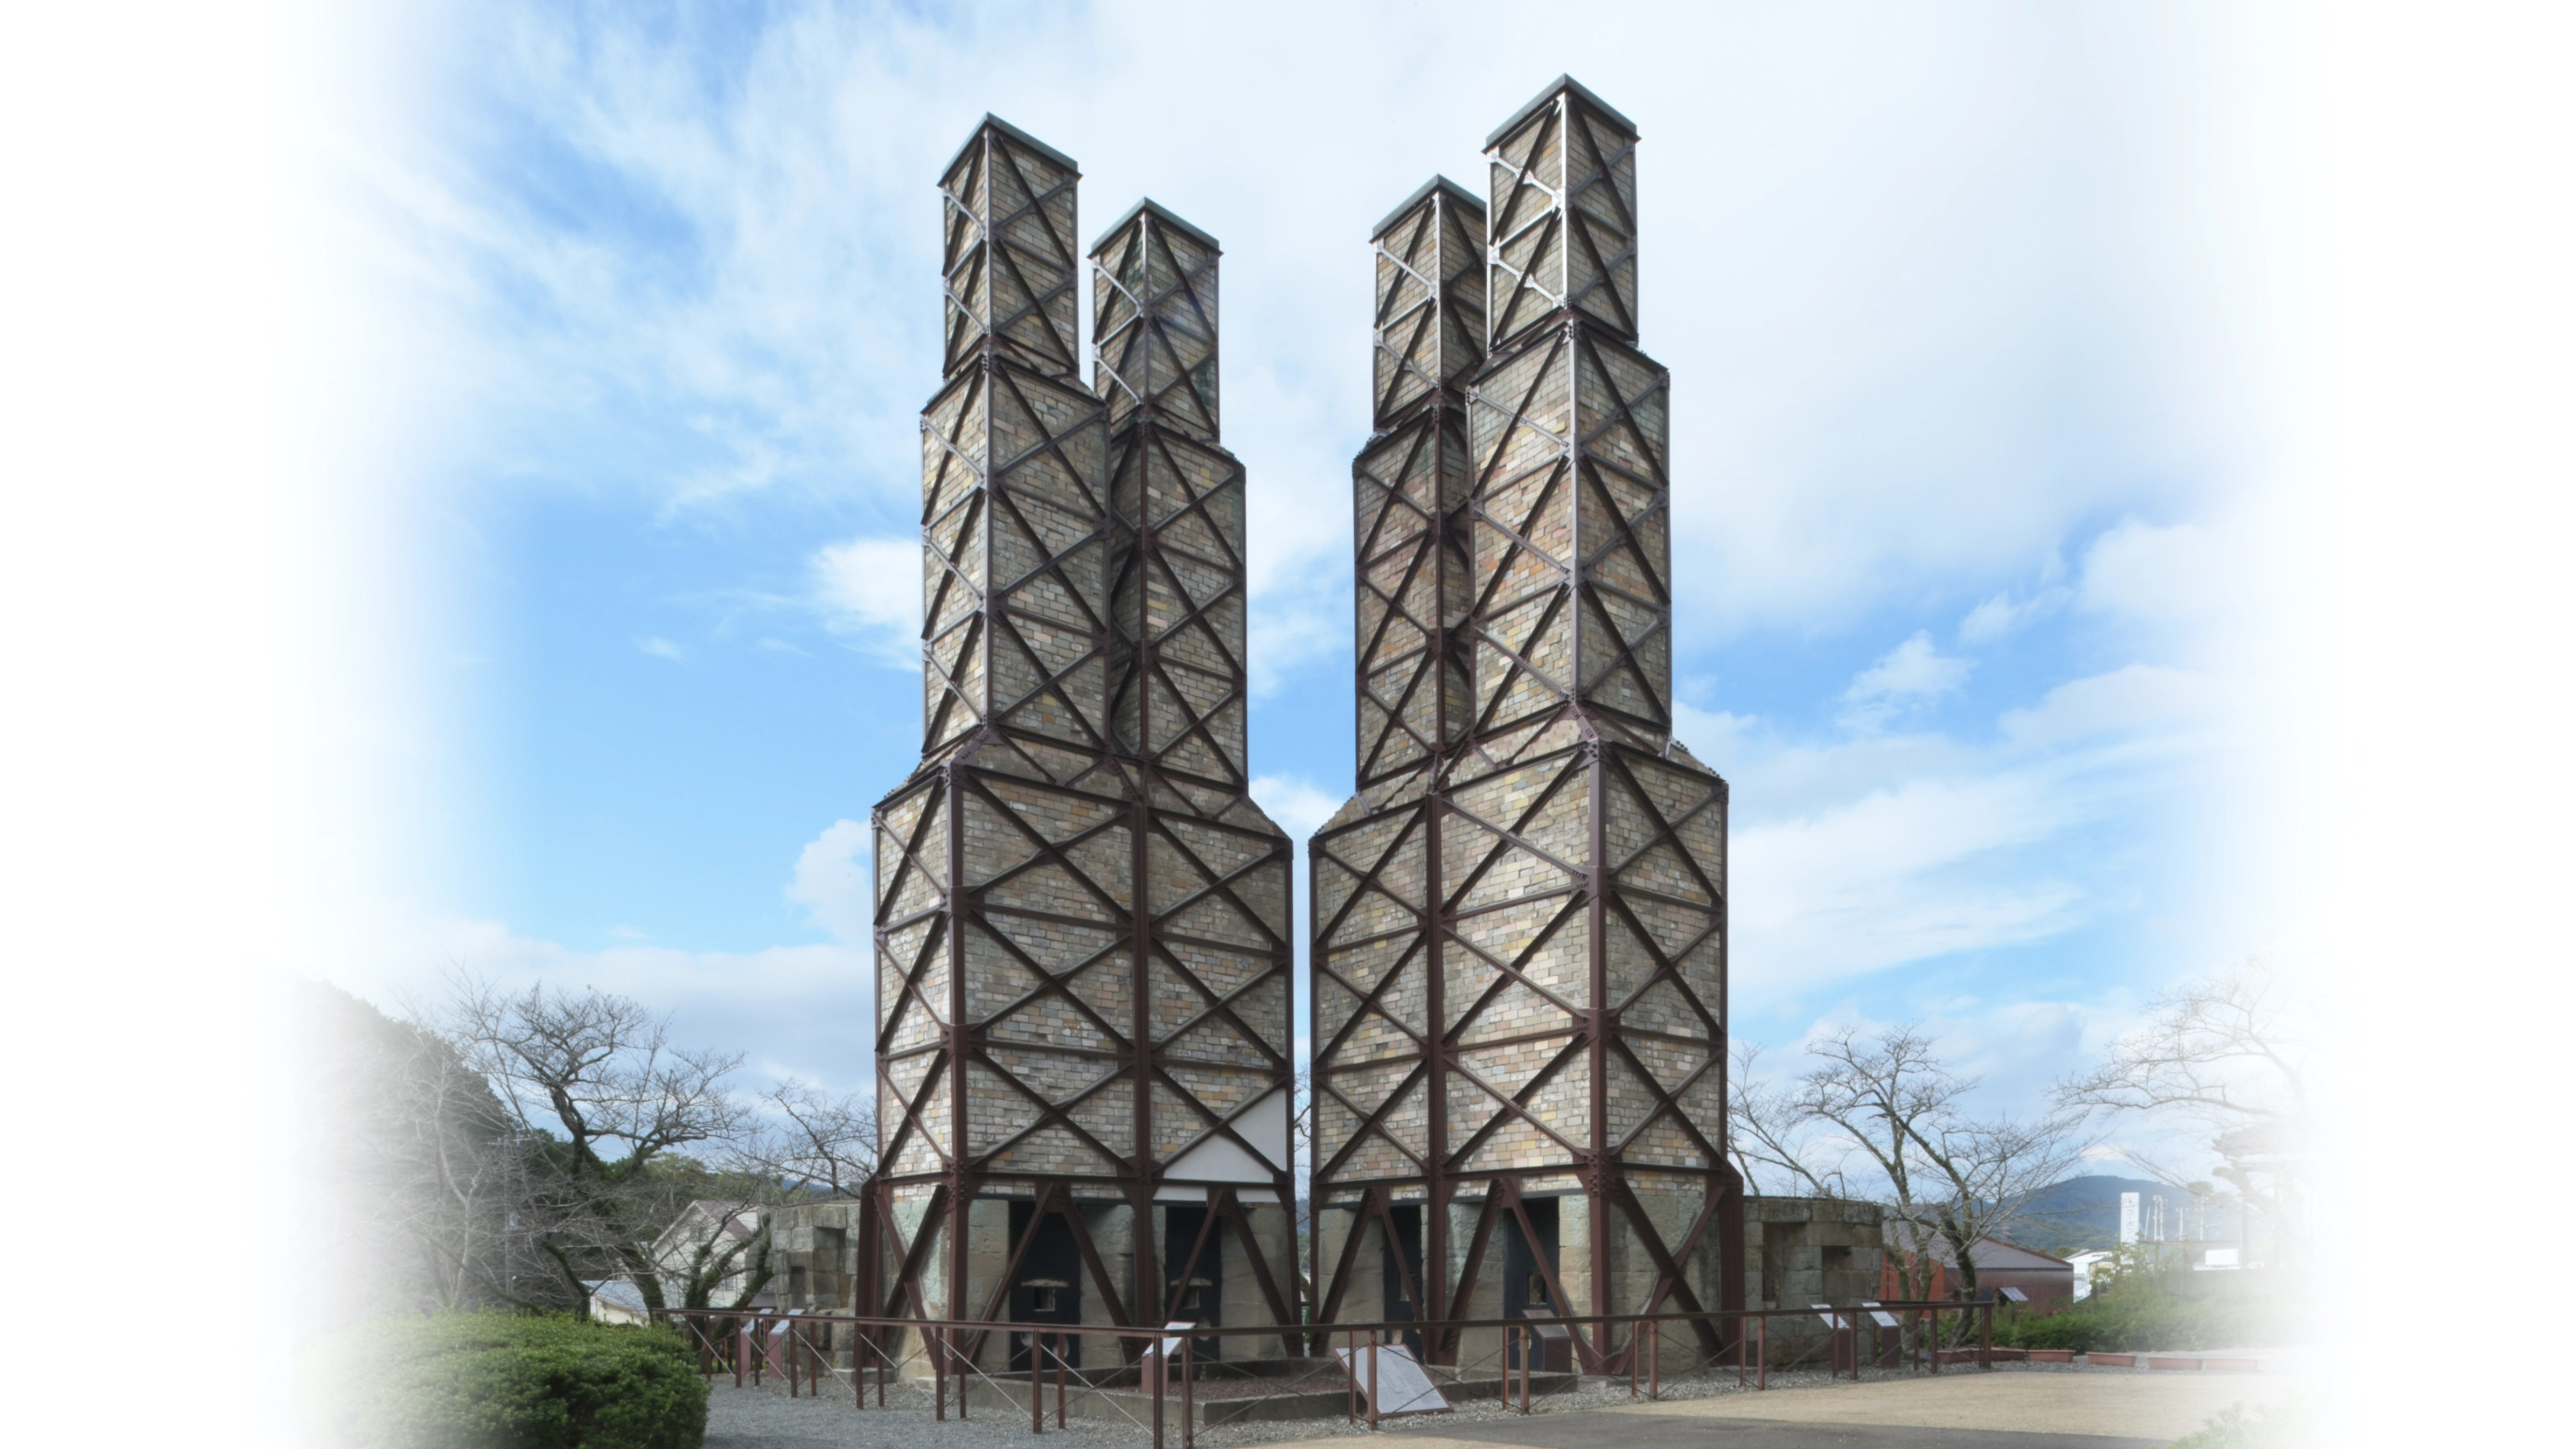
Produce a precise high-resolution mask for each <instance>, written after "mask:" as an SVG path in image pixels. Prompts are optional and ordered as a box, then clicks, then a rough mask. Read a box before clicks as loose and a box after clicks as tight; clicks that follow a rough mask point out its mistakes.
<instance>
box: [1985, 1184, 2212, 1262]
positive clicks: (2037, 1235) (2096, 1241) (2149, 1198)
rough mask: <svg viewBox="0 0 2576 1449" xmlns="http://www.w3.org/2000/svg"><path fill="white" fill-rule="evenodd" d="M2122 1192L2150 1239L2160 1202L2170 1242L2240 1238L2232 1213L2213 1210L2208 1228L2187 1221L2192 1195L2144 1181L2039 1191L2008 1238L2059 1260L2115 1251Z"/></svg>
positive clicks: (2015, 1221) (2192, 1217)
mask: <svg viewBox="0 0 2576 1449" xmlns="http://www.w3.org/2000/svg"><path fill="white" fill-rule="evenodd" d="M2124 1192H2134V1193H2136V1194H2137V1195H2138V1211H2139V1215H2140V1230H2141V1232H2142V1233H2143V1234H2145V1235H2147V1236H2150V1237H2151V1236H2153V1235H2154V1231H2155V1224H2154V1221H2153V1218H2152V1214H2153V1212H2154V1204H2155V1200H2156V1199H2157V1198H2159V1197H2161V1198H2163V1199H2164V1200H2165V1236H2166V1237H2167V1238H2171V1239H2180V1238H2183V1237H2185V1236H2186V1235H2188V1236H2190V1237H2206V1238H2209V1239H2214V1240H2217V1241H2221V1242H2224V1241H2228V1240H2230V1239H2233V1238H2234V1237H2235V1236H2236V1232H2237V1228H2236V1215H2235V1214H2234V1213H2232V1212H2229V1211H2226V1210H2224V1209H2219V1208H2212V1209H2211V1210H2210V1212H2209V1220H2208V1223H2207V1224H2206V1226H2205V1227H2204V1225H2203V1224H2202V1222H2201V1219H2200V1214H2199V1213H2198V1212H2196V1211H2195V1212H2193V1213H2192V1214H2190V1216H2189V1217H2188V1219H2186V1217H2185V1215H2184V1213H2183V1209H2184V1208H2186V1207H2188V1206H2190V1204H2191V1194H2190V1193H2187V1192H2185V1191H2183V1190H2182V1189H2181V1188H2178V1187H2175V1186H2172V1185H2171V1184H2169V1183H2162V1182H2157V1181H2155V1180H2154V1179H2152V1178H2144V1177H2070V1178H2068V1179H2066V1180H2065V1181H2063V1182H2059V1183H2054V1184H2051V1185H2050V1186H2048V1187H2044V1188H2041V1189H2040V1190H2039V1191H2037V1192H2035V1193H2032V1194H2031V1195H2030V1198H2029V1200H2028V1202H2026V1203H2025V1204H2024V1205H2023V1207H2022V1210H2021V1212H2020V1213H2019V1214H2018V1215H2017V1216H2015V1217H2014V1219H2013V1225H2012V1231H2011V1232H2010V1233H2009V1234H2007V1236H2009V1237H2010V1238H2011V1239H2012V1240H2013V1241H2014V1242H2017V1243H2020V1244H2022V1245H2024V1246H2026V1247H2032V1248H2037V1249H2039V1250H2040V1251H2041V1252H2044V1253H2054V1254H2056V1255H2057V1256H2058V1257H2061V1258H2063V1257H2065V1256H2066V1255H2067V1254H2069V1253H2080V1252H2084V1251H2086V1250H2087V1249H2091V1248H2110V1247H2116V1246H2118V1245H2119V1242H2120V1194H2122V1193H2124Z"/></svg>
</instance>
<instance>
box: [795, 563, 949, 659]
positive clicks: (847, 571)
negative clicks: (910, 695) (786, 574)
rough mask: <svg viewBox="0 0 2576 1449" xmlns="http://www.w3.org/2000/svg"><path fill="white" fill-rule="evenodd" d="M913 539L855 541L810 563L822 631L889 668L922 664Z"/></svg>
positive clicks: (917, 567) (918, 575) (918, 568)
mask: <svg viewBox="0 0 2576 1449" xmlns="http://www.w3.org/2000/svg"><path fill="white" fill-rule="evenodd" d="M921 560H922V551H921V544H920V542H919V541H918V540H915V539H908V538H854V539H851V540H850V541H849V542H847V543H836V544H832V545H830V546H829V547H827V548H824V549H822V550H820V551H818V552H817V553H816V554H815V555H814V557H813V560H812V577H813V594H812V599H813V603H814V607H815V609H816V611H817V612H818V613H820V614H821V615H822V617H823V621H824V623H825V625H826V626H828V627H829V628H831V629H832V630H833V631H835V632H837V633H841V634H847V635H851V636H853V637H855V638H857V639H858V640H860V641H861V643H862V645H863V647H864V648H866V649H867V651H868V652H869V653H871V654H873V655H875V656H876V657H878V658H879V659H882V660H884V661H885V662H886V663H889V664H894V665H898V666H900V665H905V664H919V663H920V662H921V569H922V563H921Z"/></svg>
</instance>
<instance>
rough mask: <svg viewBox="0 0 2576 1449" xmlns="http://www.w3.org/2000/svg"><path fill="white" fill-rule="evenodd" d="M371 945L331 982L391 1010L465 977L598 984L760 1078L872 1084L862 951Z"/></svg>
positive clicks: (485, 931)
mask: <svg viewBox="0 0 2576 1449" xmlns="http://www.w3.org/2000/svg"><path fill="white" fill-rule="evenodd" d="M377 945H378V948H379V950H380V951H381V952H382V954H381V955H380V956H379V957H378V958H377V959H374V960H372V961H366V962H359V963H354V964H351V963H346V962H344V963H342V969H340V970H337V971H334V972H333V973H332V974H333V976H334V978H335V979H338V980H339V981H340V984H342V985H344V986H346V987H348V988H349V989H350V990H353V991H356V992H358V993H359V994H361V995H364V996H367V997H369V998H370V999H372V1000H374V1001H376V1002H378V1003H379V1004H381V1005H383V1006H385V1007H387V1008H388V1009H401V1008H403V1007H405V1006H410V1007H417V1008H420V1009H424V1010H434V1009H435V1008H436V1007H437V1005H438V1004H439V1003H440V1002H441V1001H442V1000H443V998H444V997H445V995H446V992H447V990H448V986H447V980H448V977H449V976H450V975H451V974H454V973H460V972H461V973H463V974H465V975H467V976H470V977H473V978H476V979H480V980H485V981H489V982H491V983H492V984H494V985H496V986H499V987H501V988H503V989H505V990H513V991H520V990H525V989H527V988H528V987H530V986H534V985H538V984H541V983H542V984H543V985H545V986H547V987H548V988H549V989H556V988H560V989H564V990H572V991H579V990H583V989H587V988H597V989H598V990H601V991H607V992H613V993H615V994H617V995H620V996H626V997H631V998H633V999H635V1000H637V1001H640V1002H642V1003H643V1004H645V1005H646V1006H648V1007H651V1008H652V1009H654V1010H655V1011H657V1012H665V1013H668V1014H670V1016H671V1017H672V1022H673V1035H674V1037H675V1038H676V1039H677V1040H678V1041H679V1042H680V1043H682V1044H683V1045H687V1046H694V1047H705V1048H708V1049H712V1050H718V1051H741V1052H746V1053H751V1054H753V1057H754V1061H755V1062H756V1063H759V1064H761V1065H758V1066H756V1067H755V1068H754V1071H755V1073H756V1074H761V1073H765V1074H768V1075H776V1076H784V1075H787V1074H789V1073H791V1072H792V1073H795V1074H800V1075H804V1076H808V1077H813V1078H816V1079H819V1080H823V1081H829V1082H834V1083H844V1084H847V1085H849V1086H863V1085H865V1084H866V1083H867V1082H868V1081H869V1079H870V1075H871V1071H872V1069H871V1068H870V1066H869V1060H870V1058H869V1042H870V1039H871V1036H872V1035H873V1031H872V1026H871V1023H872V1022H873V1020H874V1017H873V1006H872V1004H871V993H870V981H871V973H872V966H871V952H870V951H869V950H868V949H867V948H866V947H865V946H863V945H847V944H843V943H840V942H833V943H829V944H821V945H803V946H770V947H766V948H762V949H756V950H747V951H691V950H684V949H680V948H677V947H670V946H650V945H626V944H621V945H615V946H611V947H609V948H608V949H606V950H601V951H584V950H580V949H577V948H575V947H570V946H566V945H563V944H561V943H559V942H555V941H550V940H545V939H542V938H539V937H533V936H526V935H522V934H520V933H518V932H516V931H514V930H512V929H511V928H510V927H509V926H507V925H506V924H504V923H502V922H499V921H492V920H478V919H471V918H464V917H448V918H443V919H437V920H432V921H428V922H424V923H415V924H414V925H412V926H411V927H410V928H409V929H408V930H407V931H403V932H398V933H391V934H389V935H388V936H387V937H386V938H384V939H382V940H380V941H379V942H378V943H377Z"/></svg>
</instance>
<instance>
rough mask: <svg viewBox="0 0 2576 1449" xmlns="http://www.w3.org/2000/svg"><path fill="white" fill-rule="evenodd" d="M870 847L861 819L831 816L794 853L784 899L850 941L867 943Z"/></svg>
mask: <svg viewBox="0 0 2576 1449" xmlns="http://www.w3.org/2000/svg"><path fill="white" fill-rule="evenodd" d="M869 852H870V846H869V840H868V827H867V825H866V824H865V823H864V822H862V821H857V820H835V821H833V822H832V824H831V827H830V828H829V829H826V830H825V831H824V832H823V833H822V834H821V835H818V836H816V837H815V838H814V839H813V840H811V841H809V842H807V844H806V846H805V848H804V849H803V850H802V851H799V852H798V853H797V856H796V874H795V876H794V878H793V879H791V880H789V881H788V883H787V888H786V896H787V899H789V900H791V901H794V902H795V903H796V904H798V905H801V906H803V907H804V908H805V918H806V919H807V920H809V921H811V922H813V923H814V924H815V925H817V926H819V927H821V928H822V929H824V930H826V931H829V932H831V933H832V935H833V937H834V938H835V939H837V940H840V941H843V942H846V943H848V944H850V945H853V946H864V945H867V944H868V943H869V941H870V940H871V937H872V931H873V928H874V923H875V912H874V909H873V902H872V901H871V900H870V898H869V885H868V864H869V859H870V853H869Z"/></svg>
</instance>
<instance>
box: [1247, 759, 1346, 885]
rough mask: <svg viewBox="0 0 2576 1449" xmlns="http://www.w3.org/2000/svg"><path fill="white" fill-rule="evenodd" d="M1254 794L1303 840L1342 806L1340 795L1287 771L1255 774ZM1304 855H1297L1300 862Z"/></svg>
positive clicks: (1271, 814) (1272, 815) (1266, 810)
mask: <svg viewBox="0 0 2576 1449" xmlns="http://www.w3.org/2000/svg"><path fill="white" fill-rule="evenodd" d="M1252 798H1253V800H1254V801H1255V802H1256V803H1258V804H1259V805H1260V806H1261V809H1262V812H1263V813H1264V814H1267V815H1268V816H1269V817H1270V818H1271V819H1272V820H1273V821H1275V822H1276V823H1277V824H1278V826H1279V828H1280V829H1282V830H1285V831H1287V832H1288V834H1289V835H1290V836H1291V837H1292V838H1294V839H1296V840H1300V841H1303V840H1304V839H1305V838H1306V837H1307V836H1309V835H1312V834H1314V833H1315V831H1316V829H1317V828H1318V827H1320V826H1321V825H1322V824H1323V823H1324V822H1325V821H1327V820H1330V819H1332V818H1333V812H1334V811H1336V810H1339V809H1341V808H1342V802H1341V801H1340V800H1339V799H1337V798H1335V797H1333V796H1331V795H1327V794H1325V793H1324V792H1323V791H1321V790H1318V789H1316V788H1315V787H1314V786H1312V785H1310V784H1308V783H1306V782H1305V781H1304V780H1301V779H1297V778H1295V777H1293V776H1287V775H1255V776H1253V778H1252ZM1304 858H1305V857H1304V856H1303V854H1302V853H1301V854H1300V855H1299V857H1298V859H1299V862H1300V864H1301V866H1302V864H1303V861H1304Z"/></svg>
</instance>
